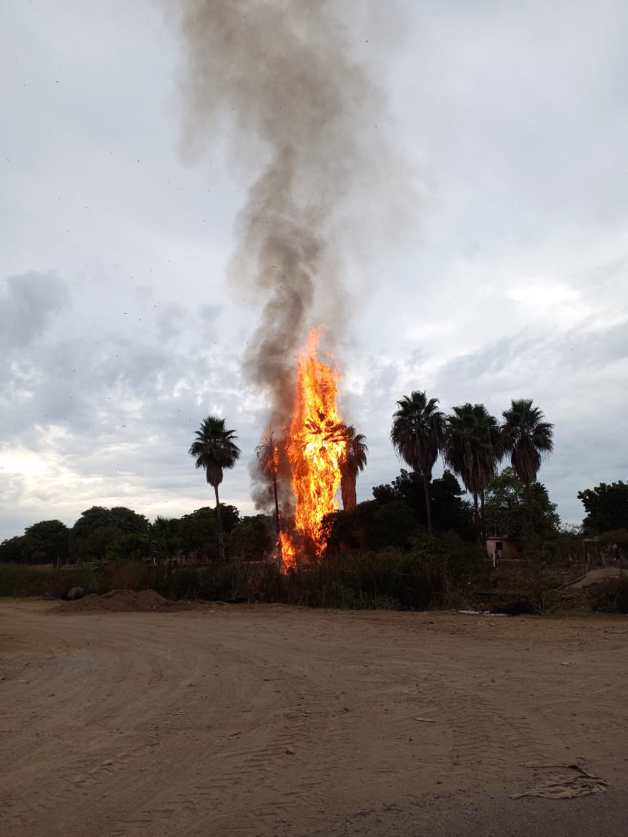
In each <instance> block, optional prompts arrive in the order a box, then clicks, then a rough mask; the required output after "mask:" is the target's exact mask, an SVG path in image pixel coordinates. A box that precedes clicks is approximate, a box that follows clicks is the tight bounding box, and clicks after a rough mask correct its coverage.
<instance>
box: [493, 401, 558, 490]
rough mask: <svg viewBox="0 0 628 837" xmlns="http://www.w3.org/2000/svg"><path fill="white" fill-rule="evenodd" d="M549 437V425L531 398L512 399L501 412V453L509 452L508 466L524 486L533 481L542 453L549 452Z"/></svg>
mask: <svg viewBox="0 0 628 837" xmlns="http://www.w3.org/2000/svg"><path fill="white" fill-rule="evenodd" d="M553 436H554V430H553V425H551V424H549V423H548V422H546V421H544V416H543V413H542V411H541V410H540V409H539V408H538V407H535V406H534V404H533V402H532V401H531V400H527V399H525V398H522V399H520V400H519V401H513V402H512V406H511V407H510V409H509V410H506V411H505V412H504V424H503V425H502V445H503V449H504V453H506V454H510V461H511V464H512V467H513V469H514V471H515V473H516V474H517V476H518V477H519V479H520V480H521V482H522V483H523V484H524V485H525V486H526V487H527V486H529V485H531V484H532V483H533V482H534V481H535V480H536V476H537V474H538V472H539V469H540V467H541V457H542V455H543V454H544V453H550V452H551V451H552V449H553V447H554V439H553Z"/></svg>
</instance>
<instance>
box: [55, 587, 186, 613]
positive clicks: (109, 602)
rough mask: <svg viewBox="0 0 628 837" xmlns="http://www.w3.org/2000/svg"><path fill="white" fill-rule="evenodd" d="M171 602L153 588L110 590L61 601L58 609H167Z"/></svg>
mask: <svg viewBox="0 0 628 837" xmlns="http://www.w3.org/2000/svg"><path fill="white" fill-rule="evenodd" d="M171 606H172V602H169V601H168V600H167V599H164V597H163V596H160V595H159V593H157V592H155V590H141V591H140V592H139V593H136V592H135V591H134V590H112V591H111V592H110V593H104V594H103V595H102V596H95V595H94V596H85V597H84V598H82V599H77V600H76V601H73V602H63V604H61V605H59V606H58V608H57V609H58V610H62V611H67V612H70V613H74V612H86V611H96V612H97V611H102V610H111V611H117V612H118V613H124V612H130V611H150V610H168V609H169V608H170V607H171Z"/></svg>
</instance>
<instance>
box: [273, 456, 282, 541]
mask: <svg viewBox="0 0 628 837" xmlns="http://www.w3.org/2000/svg"><path fill="white" fill-rule="evenodd" d="M273 496H274V498H275V531H276V533H277V543H279V536H280V534H281V523H280V520H279V493H278V491H277V474H276V473H275V472H274V471H273Z"/></svg>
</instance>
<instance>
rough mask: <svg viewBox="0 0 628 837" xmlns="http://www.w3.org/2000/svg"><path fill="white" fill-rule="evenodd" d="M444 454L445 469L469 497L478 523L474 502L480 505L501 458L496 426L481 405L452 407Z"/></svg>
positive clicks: (447, 425)
mask: <svg viewBox="0 0 628 837" xmlns="http://www.w3.org/2000/svg"><path fill="white" fill-rule="evenodd" d="M444 454H445V460H446V462H447V464H448V465H449V467H450V468H451V469H452V470H453V471H454V473H456V474H458V476H459V477H460V478H461V480H462V481H463V483H464V484H465V487H466V489H467V491H468V492H469V493H470V494H471V495H472V497H473V508H474V513H475V519H476V524H477V523H479V521H480V520H481V517H480V513H479V508H478V501H479V500H480V499H481V500H482V502H483V500H484V492H485V491H486V489H487V487H488V485H489V484H490V482H491V480H493V479H494V477H495V475H496V473H497V465H498V463H499V461H500V459H501V457H502V445H501V434H500V429H499V425H498V423H497V420H496V419H495V418H494V417H493V416H492V415H491V414H490V413H489V412H488V410H487V409H486V407H485V406H484V404H463V405H462V406H460V407H454V409H453V412H452V414H451V415H449V416H448V417H447V424H446V434H445V445H444Z"/></svg>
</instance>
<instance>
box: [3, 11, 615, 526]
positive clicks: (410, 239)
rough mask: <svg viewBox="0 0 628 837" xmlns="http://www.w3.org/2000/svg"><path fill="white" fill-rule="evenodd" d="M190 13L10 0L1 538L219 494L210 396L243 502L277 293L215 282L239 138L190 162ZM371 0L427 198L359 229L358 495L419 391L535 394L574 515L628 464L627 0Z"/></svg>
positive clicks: (355, 356) (353, 375)
mask: <svg viewBox="0 0 628 837" xmlns="http://www.w3.org/2000/svg"><path fill="white" fill-rule="evenodd" d="M351 2H352V3H353V0H351ZM173 5H176V3H175V2H174V0H167V1H166V0H135V2H133V3H128V2H126V1H125V0H108V2H107V3H102V4H94V3H89V4H85V3H84V2H80V0H57V2H55V3H52V2H50V1H49V0H32V1H31V2H26V0H4V2H3V3H2V11H1V12H0V16H1V21H2V25H1V26H0V61H1V62H2V72H1V73H0V90H1V92H2V101H3V104H4V108H3V112H4V120H3V131H2V138H1V140H0V143H1V149H2V153H1V157H0V164H1V166H2V175H3V177H2V183H3V188H2V190H0V207H1V215H2V217H1V222H0V230H1V232H0V235H1V242H2V246H1V248H0V538H2V537H7V536H10V535H13V534H17V533H19V532H21V530H22V529H23V528H24V527H25V526H27V525H30V524H31V523H33V522H35V521H37V520H41V519H47V518H53V517H55V518H60V519H62V520H64V521H66V522H68V523H71V522H73V520H74V519H75V518H76V516H77V515H78V513H79V512H80V511H81V510H83V509H85V508H87V507H88V506H90V505H94V504H101V505H108V506H109V505H116V504H117V505H127V506H131V507H132V508H135V509H136V510H137V511H140V512H143V513H145V514H147V515H148V516H150V517H153V516H155V515H157V514H162V515H179V514H182V513H186V512H189V511H191V510H193V509H194V508H197V507H199V506H200V505H205V504H207V502H208V499H209V494H208V492H207V487H206V485H205V484H204V483H203V480H202V479H201V477H200V475H199V474H198V472H195V470H194V469H193V467H192V462H191V460H190V458H189V457H188V456H187V453H186V450H187V447H188V446H189V443H190V442H191V439H192V436H193V432H194V430H195V428H196V427H197V426H198V424H199V422H200V420H201V418H202V417H203V416H204V415H206V414H207V413H208V412H217V413H219V414H221V415H225V416H227V419H228V422H229V425H230V426H233V427H235V428H237V430H238V432H239V436H240V442H241V447H242V448H243V451H244V460H243V462H242V463H241V464H239V465H238V467H237V468H236V469H235V470H234V471H233V472H232V473H229V474H228V475H227V477H226V480H225V483H224V489H223V496H224V500H225V501H227V502H233V503H236V504H237V505H238V506H240V508H241V509H242V510H243V511H245V512H248V511H252V504H251V502H250V497H249V476H248V470H247V460H249V459H250V458H251V457H252V455H253V452H254V448H255V445H256V443H257V441H258V437H259V433H260V430H261V428H262V426H263V423H264V409H265V404H264V399H263V398H262V397H261V396H260V394H259V393H257V392H255V390H254V389H252V388H251V387H250V385H249V384H247V382H246V381H245V380H244V379H243V376H242V374H241V371H240V368H241V358H242V354H243V352H244V349H245V347H246V345H247V341H248V340H249V339H250V336H251V334H252V332H253V330H254V328H255V324H256V322H257V320H258V316H259V310H258V309H257V308H256V307H255V306H254V305H253V306H251V305H250V304H249V303H247V300H244V299H242V298H240V296H239V294H238V293H237V292H236V291H235V290H234V289H233V288H232V287H231V286H230V285H229V283H228V282H227V281H226V279H225V274H226V268H227V265H228V263H229V260H230V257H231V256H232V253H233V250H234V235H233V226H234V221H235V218H236V216H237V213H238V210H239V209H240V207H241V206H242V204H243V201H244V198H245V193H246V186H247V181H246V173H245V172H243V171H241V170H235V169H234V167H232V166H230V165H229V159H230V158H229V155H228V153H226V152H225V144H226V141H227V140H226V139H225V137H224V136H220V135H216V136H215V137H209V138H208V140H207V143H206V153H204V154H203V155H202V156H201V158H200V159H199V158H197V159H195V161H194V162H193V163H191V162H190V161H189V159H188V158H187V156H186V155H185V154H184V153H182V150H181V133H182V127H181V126H182V112H181V111H182V106H181V95H180V80H181V77H182V64H183V59H182V46H181V39H180V37H179V33H178V26H177V22H176V14H175V13H174V12H173V9H172V6H173ZM353 5H355V6H356V9H357V10H360V11H361V12H362V14H361V15H359V16H358V15H356V28H355V35H354V36H355V53H356V60H359V61H362V62H364V63H365V64H366V65H367V67H368V70H369V73H370V74H371V75H372V77H373V79H374V81H375V82H376V84H377V85H378V86H379V88H380V91H381V92H382V93H383V94H384V96H385V99H386V100H387V102H388V109H387V111H386V112H385V113H384V112H382V120H385V121H386V125H387V131H388V134H389V136H392V137H394V141H395V145H396V148H397V150H398V155H399V160H402V161H403V165H404V167H405V169H406V170H407V178H408V182H411V183H412V195H413V200H412V202H411V203H410V205H406V206H405V208H404V211H403V213H401V214H400V216H399V224H398V225H399V229H398V230H397V231H396V232H395V234H391V232H390V226H391V225H390V217H391V216H390V213H389V209H388V206H387V196H386V195H383V196H377V200H376V201H375V204H376V206H378V207H379V205H380V204H381V235H378V234H377V229H376V228H375V229H374V230H373V231H369V236H368V241H365V240H364V239H365V238H366V236H361V235H360V206H359V203H360V201H367V202H368V196H365V195H361V196H359V198H356V201H355V202H354V204H353V207H354V211H355V217H354V218H349V219H348V221H349V223H350V224H353V225H354V227H355V233H356V234H355V235H354V236H348V237H347V238H346V247H347V252H345V253H343V258H344V261H345V264H346V291H347V295H346V302H345V310H344V312H343V315H344V316H343V319H344V323H345V326H344V334H343V335H342V340H341V343H342V347H343V348H342V351H341V357H340V358H339V362H340V363H342V366H343V374H344V378H343V383H342V391H343V407H344V411H345V414H346V415H347V417H348V418H349V419H350V420H351V421H352V422H353V423H355V424H356V425H357V426H358V427H359V428H360V429H361V430H362V431H363V432H365V433H366V435H367V436H368V441H369V446H370V451H371V456H370V463H369V467H368V470H367V471H366V473H365V475H364V476H363V477H362V478H361V482H360V486H359V489H360V494H361V496H362V497H363V498H366V497H368V496H369V495H370V489H371V487H372V485H374V484H378V483H381V482H383V481H389V480H390V479H392V478H393V477H394V476H395V473H396V472H397V471H398V469H399V463H398V461H397V459H396V457H395V456H394V454H393V452H392V451H391V448H390V444H389V442H388V433H389V427H390V417H391V413H392V411H393V409H394V404H395V401H396V399H397V398H399V397H400V396H401V395H402V394H404V393H407V392H409V391H410V390H411V389H416V388H421V389H427V390H428V392H429V393H430V394H431V395H434V396H437V397H439V398H440V399H441V402H442V405H443V408H444V409H448V408H450V407H451V406H452V405H454V404H458V403H463V402H465V401H482V402H484V403H486V404H487V406H488V407H489V408H490V409H491V410H492V411H494V412H495V413H496V414H498V415H499V414H501V412H502V410H503V409H505V408H506V407H507V406H508V404H509V400H510V399H511V398H515V397H530V398H534V399H535V401H537V402H538V403H539V404H540V406H541V407H542V408H543V409H544V411H545V413H546V415H547V417H548V419H549V420H551V421H553V422H554V423H555V426H556V452H555V453H554V455H552V456H551V457H550V458H549V459H548V460H547V461H546V462H545V463H544V465H543V469H542V472H541V478H542V480H543V481H544V482H545V483H546V484H547V486H548V487H549V490H550V492H551V495H552V497H553V499H554V500H555V501H556V502H557V503H558V506H559V511H560V513H561V516H562V517H563V519H564V520H565V521H567V522H575V523H577V522H579V521H580V520H581V517H582V512H581V507H580V504H579V502H578V500H577V498H576V495H577V492H578V491H579V490H580V489H582V488H586V487H588V486H591V485H593V484H595V483H597V482H599V481H602V480H604V481H611V480H615V479H621V478H624V479H626V478H628V387H627V386H626V381H627V373H628V279H627V276H628V157H627V156H626V149H627V148H628V50H626V43H628V5H627V4H626V3H625V2H624V1H623V0H598V2H596V3H591V2H589V0H570V1H569V2H567V0H565V2H560V1H559V2H556V3H551V4H550V3H547V2H545V0H538V1H537V0H530V2H523V3H514V2H513V3H505V2H491V0H478V2H474V3H469V2H467V1H466V0H431V2H421V1H420V0H407V1H406V2H404V0H396V2H395V3H391V4H390V7H389V10H390V14H391V15H396V16H398V19H397V20H396V21H395V22H396V23H397V24H401V26H396V27H388V26H387V22H386V21H385V20H382V21H378V25H377V26H373V21H372V20H371V21H370V22H368V21H367V24H369V25H368V26H367V29H368V31H369V33H370V37H369V38H368V39H366V38H364V37H362V35H363V31H366V30H362V29H361V28H360V27H362V26H363V25H364V19H365V18H368V17H369V8H368V7H369V6H370V5H371V4H370V3H369V2H367V1H366V0H365V2H361V3H355V4H353ZM375 5H376V4H375V3H373V6H374V8H375ZM377 6H379V4H377ZM358 7H359V9H358ZM347 8H348V7H347ZM380 30H381V43H380V42H379V41H378V34H377V33H378V31H380ZM400 30H402V31H403V33H404V36H403V38H398V43H396V44H395V48H394V49H392V50H391V49H390V38H391V37H392V35H391V33H392V32H399V31H400ZM396 37H397V36H396ZM385 42H386V43H385ZM384 174H385V173H384ZM393 203H394V202H391V206H392V205H393ZM370 211H371V214H373V211H372V207H370ZM392 217H397V216H394V215H393V216H392Z"/></svg>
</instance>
